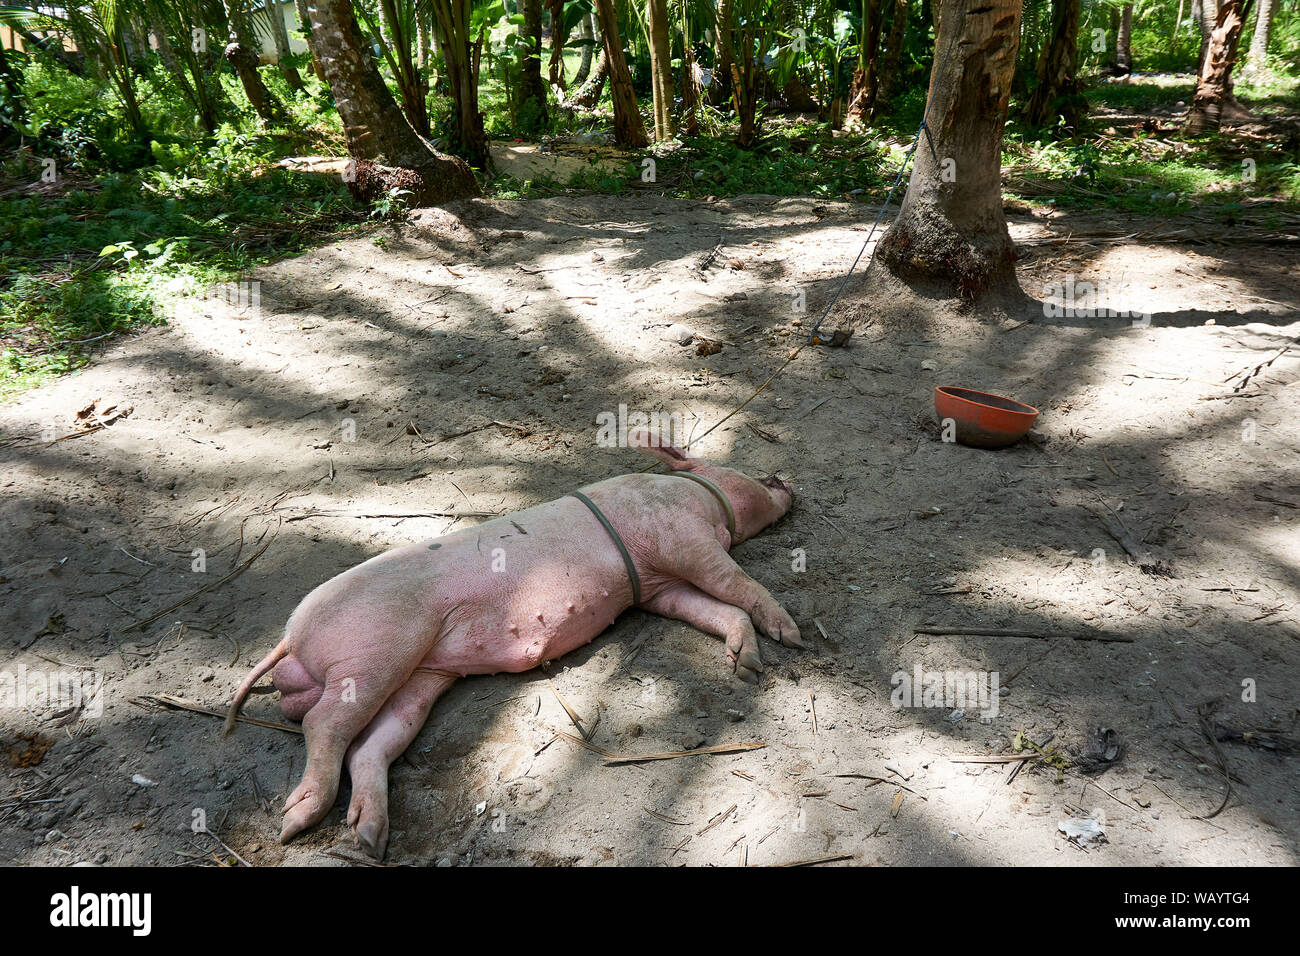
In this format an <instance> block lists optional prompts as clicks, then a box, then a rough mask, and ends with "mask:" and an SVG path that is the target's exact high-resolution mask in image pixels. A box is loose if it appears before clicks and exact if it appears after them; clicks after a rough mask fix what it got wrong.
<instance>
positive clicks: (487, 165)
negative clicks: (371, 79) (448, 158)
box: [432, 0, 492, 170]
mask: <svg viewBox="0 0 1300 956" xmlns="http://www.w3.org/2000/svg"><path fill="white" fill-rule="evenodd" d="M432 6H433V16H434V20H435V22H436V23H437V25H438V29H437V30H436V31H435V33H436V36H437V40H438V48H439V49H440V50H442V59H443V63H444V64H445V65H446V68H447V87H448V89H450V91H451V101H452V105H453V109H452V120H453V126H454V128H455V131H456V132H455V139H456V149H457V151H458V152H460V154H461V155H462V156H464V157H465V158H467V159H468V160H469V161H470V162H471V163H473V164H474V165H475V166H477V167H479V168H480V169H485V170H486V169H491V168H492V153H491V152H490V151H489V150H488V144H487V134H486V132H485V131H484V129H483V114H482V113H481V112H479V108H478V78H479V62H480V61H479V56H480V55H481V53H482V51H483V36H482V34H480V35H479V37H478V39H476V40H475V39H472V38H471V36H470V32H469V31H470V17H471V13H472V10H473V4H472V2H471V0H433V3H432Z"/></svg>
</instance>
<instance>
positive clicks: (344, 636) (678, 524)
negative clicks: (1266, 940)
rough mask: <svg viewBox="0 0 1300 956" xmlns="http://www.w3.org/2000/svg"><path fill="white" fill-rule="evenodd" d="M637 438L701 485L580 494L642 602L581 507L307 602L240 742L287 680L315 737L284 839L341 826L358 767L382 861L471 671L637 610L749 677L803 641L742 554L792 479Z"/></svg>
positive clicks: (349, 581)
mask: <svg viewBox="0 0 1300 956" xmlns="http://www.w3.org/2000/svg"><path fill="white" fill-rule="evenodd" d="M628 444H629V446H631V447H633V448H636V449H637V450H639V451H641V452H642V453H644V454H648V455H650V456H652V457H654V458H656V459H658V460H659V461H660V462H662V463H663V464H665V465H668V466H669V467H670V468H671V469H673V470H674V471H676V472H681V473H684V476H696V478H695V480H688V478H687V477H684V476H683V475H671V474H669V475H664V474H647V473H644V472H643V473H639V474H630V475H621V476H619V477H616V478H610V479H608V480H605V481H600V482H597V483H595V484H592V485H588V486H586V487H585V488H583V489H581V493H582V494H585V495H586V497H587V499H588V500H589V501H591V502H592V503H594V505H595V506H596V508H597V509H598V510H599V512H600V513H602V514H603V515H604V516H605V518H606V519H607V520H608V522H609V523H610V525H611V526H612V528H613V529H614V531H615V532H616V533H617V538H618V539H621V541H622V543H623V545H624V546H625V548H626V553H627V560H630V562H631V564H632V570H634V571H635V577H636V578H637V579H639V580H638V583H639V590H640V600H639V602H637V601H636V600H635V599H634V584H633V574H632V573H631V571H630V570H629V567H628V565H627V564H626V563H625V559H624V556H623V554H622V553H621V551H620V548H619V546H618V545H617V544H616V543H615V541H616V538H615V536H614V535H612V534H611V533H610V532H609V531H608V530H607V529H606V528H605V527H604V525H603V524H602V523H601V522H600V520H599V519H598V518H597V517H596V514H595V512H594V511H593V510H592V509H591V508H589V507H588V506H587V504H585V503H584V502H583V500H581V499H580V498H578V497H575V496H565V497H563V498H558V499H556V500H554V501H549V502H547V503H545V504H540V505H536V506H535V507H532V508H528V509H526V510H524V511H520V512H517V513H515V514H512V515H508V516H505V517H501V518H496V519H493V520H491V521H488V522H485V523H484V524H481V525H478V526H477V527H474V528H466V529H464V530H461V531H457V532H454V533H452V534H448V535H445V536H443V537H441V538H438V539H436V540H433V541H424V542H421V543H419V544H412V545H407V546H405V547H399V548H394V549H393V550H390V551H386V552H384V553H383V554H380V555H378V556H376V557H374V558H371V559H370V560H369V561H366V562H364V563H362V564H360V565H357V566H356V567H354V568H351V569H350V570H348V571H344V572H343V573H342V574H339V575H337V576H336V577H334V578H331V579H330V580H328V581H326V582H325V583H324V584H322V585H320V586H319V587H318V588H316V589H315V590H314V591H312V592H311V593H310V594H308V595H307V597H306V598H304V599H303V601H302V603H300V604H299V605H298V607H297V608H296V609H295V610H294V612H293V613H292V614H291V615H290V617H289V621H288V623H287V624H286V625H285V630H284V638H283V640H281V642H280V643H279V645H278V646H277V647H276V648H275V649H274V650H273V651H272V652H271V653H270V654H268V655H267V657H266V658H265V659H264V660H262V662H261V663H259V664H258V665H257V667H255V668H254V669H253V671H252V672H251V673H250V674H249V675H248V676H247V678H246V679H245V680H244V682H243V683H242V684H241V685H240V687H239V690H238V691H237V693H236V695H235V699H234V701H233V702H232V703H231V706H230V710H229V712H228V715H227V720H226V733H229V732H230V730H231V729H232V728H233V727H234V723H235V720H236V717H237V715H238V712H239V708H240V706H241V705H242V704H243V701H244V700H245V698H246V697H247V696H248V694H249V693H250V692H251V691H252V688H253V686H254V684H255V683H256V682H257V681H258V680H259V679H260V678H261V677H262V676H263V675H265V674H266V673H267V672H268V671H271V670H272V668H274V674H273V675H272V679H273V682H274V684H275V687H276V689H277V690H279V692H280V695H281V697H280V708H281V710H282V712H283V713H284V715H285V716H286V717H287V718H289V719H290V720H301V721H302V726H303V731H304V733H305V735H306V739H307V766H306V769H305V771H304V772H303V776H302V780H301V782H299V784H298V786H297V787H296V788H295V789H294V791H293V792H292V793H291V794H290V795H289V797H288V799H287V800H286V801H285V804H284V811H283V812H284V819H283V826H282V830H281V833H280V840H281V842H282V843H284V842H288V841H289V840H291V839H292V838H293V837H294V836H296V835H297V834H299V833H301V832H302V831H303V830H305V829H307V828H308V827H311V826H313V825H315V824H316V823H317V822H318V821H319V820H320V819H321V818H322V817H323V816H325V814H326V813H327V812H328V811H329V809H330V807H331V806H332V805H333V803H334V800H335V797H336V796H337V793H338V787H339V777H340V774H341V773H342V769H343V767H344V766H345V765H346V767H347V770H348V774H349V775H350V777H351V780H352V797H351V801H350V803H349V806H348V815H347V822H348V826H349V827H351V828H352V831H353V833H354V835H355V838H356V840H357V843H358V844H359V845H360V846H361V847H362V848H363V849H364V850H365V851H366V852H368V853H369V854H370V855H371V856H373V857H375V858H376V859H380V858H382V857H383V855H384V853H385V850H386V847H387V844H388V767H389V765H390V764H391V763H392V762H393V761H394V760H395V759H397V758H398V757H399V756H401V754H402V753H403V751H405V750H406V748H407V746H409V745H410V743H411V741H412V740H414V739H415V736H416V734H417V733H419V731H420V729H421V727H422V726H423V725H424V722H425V720H426V718H427V717H428V715H429V710H430V708H432V707H433V704H434V701H436V700H437V699H438V697H439V696H440V695H442V694H443V693H444V692H445V691H446V690H447V688H448V687H450V686H451V685H452V684H453V683H454V682H455V681H456V679H457V678H459V677H467V676H469V675H471V674H497V673H500V672H502V671H506V672H510V673H519V672H522V671H527V670H530V669H532V668H534V667H537V666H538V665H539V664H541V663H542V662H544V661H549V660H553V659H555V658H558V657H560V656H561V655H563V654H567V653H568V652H569V651H571V650H574V649H575V648H578V647H581V646H582V645H584V644H587V643H589V642H590V641H592V640H593V639H594V638H595V637H596V636H597V635H599V634H600V633H601V632H602V631H604V630H605V629H606V628H607V627H609V626H610V625H611V624H612V623H613V622H614V619H615V618H616V617H618V615H619V614H620V613H622V612H623V611H624V610H626V609H627V608H629V607H631V606H633V604H634V603H635V604H636V605H637V606H638V607H640V608H642V609H643V610H646V611H650V612H652V613H655V614H659V615H662V616H664V617H668V618H673V619H675V620H680V621H685V622H686V623H688V624H691V625H693V626H695V627H697V628H699V629H700V630H702V631H705V632H707V633H709V634H712V635H715V636H717V637H720V638H722V639H723V641H724V643H725V647H726V660H727V665H728V666H729V668H730V669H731V671H732V672H733V673H734V674H735V676H736V677H738V678H740V679H741V680H744V681H746V682H749V683H757V681H758V676H759V674H760V673H761V671H762V670H763V658H762V654H761V652H760V650H759V643H758V638H757V636H756V634H755V629H756V628H757V631H758V632H760V633H762V634H763V635H765V636H767V637H769V638H771V639H773V640H775V641H777V642H779V643H781V644H783V645H785V646H786V647H803V646H804V644H803V641H802V640H801V638H800V634H799V628H798V626H797V625H796V624H795V622H794V620H793V619H792V618H791V617H790V615H789V614H788V613H787V612H786V611H785V609H784V608H782V607H781V606H780V605H779V604H778V603H777V602H776V601H775V600H774V599H773V597H772V595H771V594H769V593H768V591H767V589H766V588H764V587H763V586H762V585H761V584H759V583H758V582H757V581H755V580H754V579H753V578H751V577H750V576H749V575H747V574H746V573H745V572H744V571H743V570H741V568H740V566H739V565H738V564H736V562H735V561H734V560H733V559H732V558H731V556H730V555H729V554H728V551H729V549H730V548H731V547H733V546H734V545H736V544H739V543H740V542H742V541H745V540H746V539H748V538H751V537H753V536H754V535H755V534H757V533H758V532H760V531H762V530H763V529H764V528H766V527H768V526H769V525H771V524H773V523H774V522H776V521H777V520H778V519H780V518H781V517H782V516H784V515H785V514H786V512H787V511H789V510H790V506H791V504H792V503H793V501H794V491H793V489H792V488H791V487H790V485H789V483H787V482H785V481H782V480H780V479H778V478H776V477H771V478H765V479H762V480H756V479H753V478H749V477H746V476H745V475H744V474H742V473H741V472H739V471H736V470H734V469H731V468H726V467H722V466H720V465H713V464H708V463H706V462H704V461H702V460H699V459H696V458H692V457H690V456H689V455H688V454H687V453H686V452H684V451H682V450H681V449H680V448H678V447H676V446H675V445H672V444H668V443H664V442H662V441H661V440H660V438H659V436H657V435H655V434H653V433H651V432H645V431H637V432H634V433H633V434H632V435H629V436H628ZM701 478H703V479H705V480H706V481H707V482H710V483H711V484H712V487H709V486H708V485H706V484H704V483H701V482H699V479H701ZM715 492H717V493H715ZM719 493H720V494H719ZM724 498H725V503H724ZM728 506H729V508H728ZM728 510H730V511H731V512H732V513H733V514H732V515H728ZM729 524H731V525H734V532H733V531H732V530H729V527H728V526H729Z"/></svg>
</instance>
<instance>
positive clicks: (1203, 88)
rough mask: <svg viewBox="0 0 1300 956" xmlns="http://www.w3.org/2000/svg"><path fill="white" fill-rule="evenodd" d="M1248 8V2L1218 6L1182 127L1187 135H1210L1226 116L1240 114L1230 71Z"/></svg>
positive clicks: (1232, 0)
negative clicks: (1189, 108) (1207, 133)
mask: <svg viewBox="0 0 1300 956" xmlns="http://www.w3.org/2000/svg"><path fill="white" fill-rule="evenodd" d="M1207 2H1208V0H1207ZM1250 6H1251V0H1223V2H1222V3H1220V4H1219V13H1218V16H1217V17H1216V19H1215V24H1214V29H1213V30H1212V31H1211V32H1210V37H1209V43H1208V44H1207V45H1206V48H1205V58H1204V60H1203V61H1202V63H1201V70H1200V73H1199V75H1198V76H1197V78H1196V93H1195V95H1194V96H1193V98H1192V108H1191V110H1189V111H1188V114H1187V123H1186V125H1185V126H1184V127H1183V128H1184V129H1185V130H1186V131H1187V132H1188V133H1204V132H1213V131H1215V130H1218V129H1219V127H1220V126H1221V125H1222V124H1223V117H1224V114H1225V113H1229V114H1236V113H1238V112H1242V110H1241V107H1240V106H1239V105H1238V104H1237V102H1236V97H1235V96H1233V93H1232V68H1233V67H1234V66H1235V65H1236V63H1237V46H1238V43H1239V42H1240V40H1241V31H1242V28H1243V27H1244V26H1245V25H1246V18H1247V17H1248V16H1249V15H1250Z"/></svg>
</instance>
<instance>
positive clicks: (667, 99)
mask: <svg viewBox="0 0 1300 956" xmlns="http://www.w3.org/2000/svg"><path fill="white" fill-rule="evenodd" d="M645 7H646V10H645V14H646V23H647V24H648V26H649V32H650V76H651V80H652V87H653V90H654V109H655V140H656V141H657V142H660V143H662V142H665V141H667V140H670V139H672V138H673V134H674V133H676V132H677V130H676V129H675V128H674V125H673V63H672V54H671V50H670V43H669V32H668V3H667V0H646V5H645Z"/></svg>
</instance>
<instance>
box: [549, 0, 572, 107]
mask: <svg viewBox="0 0 1300 956" xmlns="http://www.w3.org/2000/svg"><path fill="white" fill-rule="evenodd" d="M547 7H548V8H549V9H550V11H551V60H550V62H549V63H548V64H547V75H548V76H549V77H550V80H551V86H554V87H556V88H558V89H561V90H567V89H568V88H569V86H568V84H567V83H565V81H564V44H565V42H566V41H567V40H568V39H569V31H568V30H566V29H564V0H547Z"/></svg>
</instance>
